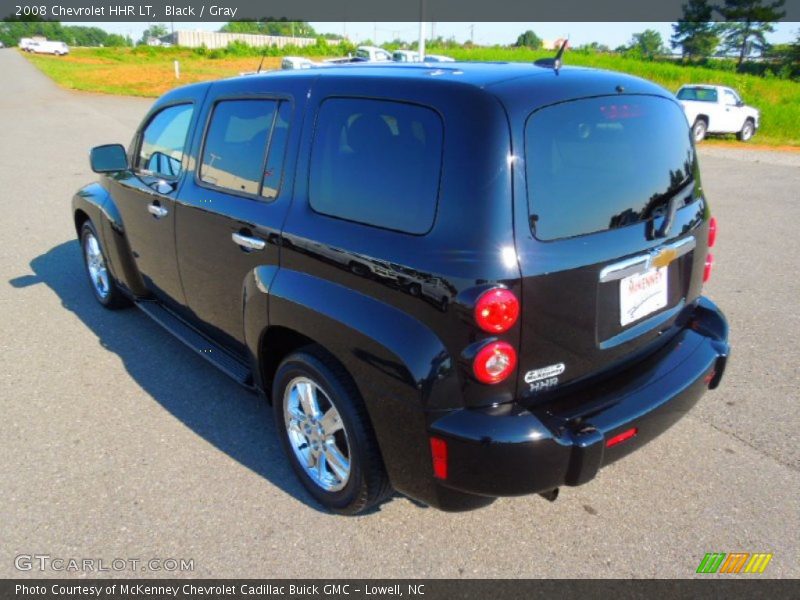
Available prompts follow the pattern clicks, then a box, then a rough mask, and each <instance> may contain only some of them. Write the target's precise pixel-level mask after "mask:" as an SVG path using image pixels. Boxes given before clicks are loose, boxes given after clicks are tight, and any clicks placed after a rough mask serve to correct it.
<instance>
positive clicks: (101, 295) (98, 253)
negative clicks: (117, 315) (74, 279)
mask: <svg viewBox="0 0 800 600" xmlns="http://www.w3.org/2000/svg"><path fill="white" fill-rule="evenodd" d="M80 239H81V250H82V254H83V264H84V267H85V268H86V275H87V277H88V278H89V284H90V285H91V288H92V292H93V293H94V297H95V298H96V299H97V301H98V302H99V303H100V304H101V305H103V306H104V307H105V308H110V309H117V308H124V307H126V306H128V305H130V300H128V298H127V297H125V295H124V294H123V293H122V290H120V289H119V286H118V285H117V282H116V281H114V277H113V276H112V275H111V271H109V269H108V260H107V259H106V254H105V252H104V251H103V246H102V245H101V244H100V236H98V235H97V230H96V229H95V228H94V225H93V224H92V222H91V221H86V222H85V223H84V224H83V226H82V227H81V236H80Z"/></svg>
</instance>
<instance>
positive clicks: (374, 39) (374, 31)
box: [372, 22, 378, 46]
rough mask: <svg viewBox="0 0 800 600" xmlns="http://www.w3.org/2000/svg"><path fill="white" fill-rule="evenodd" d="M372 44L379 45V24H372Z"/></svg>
mask: <svg viewBox="0 0 800 600" xmlns="http://www.w3.org/2000/svg"><path fill="white" fill-rule="evenodd" d="M372 43H373V44H375V45H376V46H377V45H378V24H377V23H375V22H373V23H372Z"/></svg>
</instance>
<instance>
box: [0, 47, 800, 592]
mask: <svg viewBox="0 0 800 600" xmlns="http://www.w3.org/2000/svg"><path fill="white" fill-rule="evenodd" d="M0 73H2V80H3V86H2V87H3V91H2V93H1V94H0V190H2V192H1V193H0V248H2V251H0V315H1V316H0V402H2V414H1V415H0V576H2V577H8V576H20V575H24V573H20V572H18V571H16V570H15V568H14V557H15V556H17V555H18V554H32V553H43V554H49V555H51V556H53V557H62V558H72V557H75V558H103V559H105V560H106V561H110V560H111V559H113V558H140V559H149V558H179V559H180V558H187V559H194V564H195V571H194V572H193V573H192V575H194V576H207V577H235V576H245V575H247V576H252V577H308V576H318V577H396V576H416V577H461V576H464V577H595V576H599V577H631V576H633V577H687V576H691V575H693V574H694V572H695V569H696V568H697V565H698V563H699V561H700V559H701V558H702V557H703V555H704V554H705V553H706V552H734V551H744V552H773V553H774V555H775V556H774V558H773V560H772V562H771V563H770V565H769V567H768V569H767V571H766V573H765V575H771V576H782V577H789V576H791V577H800V566H798V562H797V561H798V556H800V552H799V551H798V531H800V522H798V521H799V519H800V503H799V502H800V501H799V499H800V477H799V476H798V469H799V468H800V445H799V444H798V443H797V441H798V436H797V431H798V425H800V423H799V422H798V421H799V419H798V414H800V408H798V392H797V390H798V388H800V385H799V384H800V380H799V376H798V371H797V368H798V365H800V360H798V359H799V358H800V345H798V339H800V311H798V296H800V289H799V284H798V281H799V280H800V279H798V276H797V274H798V266H797V265H798V263H800V244H798V237H797V236H798V234H797V224H798V223H800V197H798V190H800V155H798V154H795V155H792V154H774V153H770V152H753V153H751V152H748V151H742V150H727V149H726V150H718V149H705V150H703V151H701V161H702V167H703V173H704V183H705V187H706V189H707V193H708V196H709V198H710V199H711V202H712V208H713V212H714V214H715V215H716V216H717V219H718V221H719V227H720V234H719V241H718V245H717V248H716V252H715V254H716V257H717V266H716V269H715V273H714V276H713V278H712V281H711V283H710V284H709V285H708V287H707V291H708V294H709V295H710V296H711V297H712V298H713V299H714V300H715V301H717V302H718V303H719V304H720V305H721V306H722V307H723V309H724V310H725V311H726V313H727V315H728V317H729V319H730V321H731V327H732V328H731V341H732V344H733V356H732V359H731V362H730V367H729V369H728V372H727V375H726V378H725V379H724V381H723V385H722V387H721V389H720V390H719V391H716V392H713V393H710V394H708V395H707V396H706V397H705V398H704V399H703V401H702V403H701V404H700V405H699V406H698V407H697V408H696V409H695V410H694V411H693V412H692V413H691V414H690V415H689V416H688V417H687V418H685V419H683V420H682V421H681V422H679V423H678V424H677V425H675V426H674V427H673V428H672V429H671V430H669V431H668V432H667V433H666V434H664V435H663V436H661V437H660V438H658V439H657V440H655V441H654V442H653V443H651V444H650V445H649V446H647V447H646V448H645V449H643V450H642V451H640V452H637V453H635V454H633V455H631V456H630V457H629V458H627V459H626V460H624V461H621V462H618V463H615V464H614V465H611V466H610V467H608V468H607V469H605V470H603V471H602V472H601V473H600V475H599V477H598V478H597V479H596V480H594V481H593V482H591V483H589V484H588V485H585V486H583V487H579V488H566V489H563V490H562V494H561V497H560V498H559V499H558V501H557V502H555V503H553V504H550V503H548V502H546V501H545V500H543V499H541V498H540V497H538V496H531V497H523V498H509V499H502V500H499V501H497V502H495V503H494V504H493V505H492V506H490V507H489V508H486V509H483V510H479V511H475V512H470V513H461V514H447V513H442V512H438V511H436V510H433V509H429V508H424V507H421V506H418V505H417V504H415V503H412V502H410V501H409V500H407V499H405V498H403V497H400V496H398V497H396V498H395V499H393V500H391V501H390V502H388V503H386V504H384V505H383V506H382V507H381V509H380V510H379V511H377V512H375V513H373V514H370V515H367V516H361V517H355V518H344V517H337V516H333V515H330V514H327V513H325V512H321V511H320V510H319V509H318V508H317V507H316V506H315V505H314V504H313V502H312V501H311V499H310V497H309V496H308V495H307V494H306V493H305V492H304V491H303V490H302V488H301V487H300V485H299V484H298V483H297V482H296V480H295V479H294V477H293V475H292V473H291V471H290V469H289V467H288V466H287V463H286V461H285V460H284V458H283V456H282V454H281V452H280V449H279V447H278V443H277V438H276V436H275V435H274V433H273V427H274V425H273V422H272V418H271V415H270V412H269V410H268V409H267V407H266V406H264V405H263V404H262V403H261V402H260V401H259V400H258V399H257V398H256V397H255V396H253V395H251V394H249V393H247V392H245V391H242V390H241V389H240V388H238V387H237V386H236V385H235V384H234V383H232V382H231V381H229V380H228V379H227V378H226V377H225V376H223V375H221V374H220V373H218V372H216V371H215V370H214V369H213V368H212V367H210V366H209V365H207V364H206V363H205V362H204V361H203V360H201V359H200V358H198V357H196V356H195V355H194V354H193V353H192V352H190V351H189V350H187V349H186V348H184V347H183V346H182V345H181V344H180V343H179V342H178V341H176V340H174V339H173V338H171V337H170V336H169V335H168V334H167V333H165V332H164V331H163V330H162V329H160V328H159V326H158V325H156V324H155V323H153V322H151V321H149V320H148V319H147V317H145V316H144V315H143V314H141V313H139V312H138V311H136V310H135V309H132V310H127V311H121V312H108V311H105V310H103V309H101V308H100V307H99V306H98V305H97V304H96V302H95V301H94V300H93V298H92V295H91V293H90V290H89V287H88V284H87V282H86V281H85V278H84V275H83V272H82V264H81V258H80V253H79V248H78V245H77V243H76V241H75V232H74V230H73V226H72V222H71V215H70V209H69V201H70V198H71V195H72V194H73V193H74V191H75V190H76V189H77V188H78V187H80V186H81V185H83V184H84V183H86V182H88V181H90V180H92V179H93V175H92V173H91V172H90V171H89V166H88V162H87V156H88V149H89V148H90V147H91V146H93V145H96V144H100V143H106V142H122V143H124V144H127V143H128V141H129V140H130V137H131V135H132V133H133V130H134V128H135V127H136V125H137V124H138V123H139V120H140V119H141V117H142V115H143V114H144V112H145V111H146V109H147V108H148V106H149V105H150V101H147V100H138V99H131V98H116V97H109V96H96V95H88V94H78V93H72V92H68V91H64V90H61V89H59V88H57V87H56V86H55V85H54V84H53V83H52V82H50V80H49V79H47V78H45V77H44V76H43V75H41V74H40V73H39V72H38V71H37V70H36V69H35V68H33V67H32V66H31V65H29V64H28V63H27V61H25V59H24V58H22V57H21V56H20V55H18V54H17V52H16V51H13V50H3V51H0ZM29 574H33V575H39V573H38V572H33V573H29ZM122 574H124V575H130V573H127V572H125V573H122ZM137 574H144V575H151V576H152V575H158V573H137ZM53 575H55V574H53Z"/></svg>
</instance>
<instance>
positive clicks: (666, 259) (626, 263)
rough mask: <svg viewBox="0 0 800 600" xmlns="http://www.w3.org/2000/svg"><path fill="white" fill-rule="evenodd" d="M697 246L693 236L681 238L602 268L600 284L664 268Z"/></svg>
mask: <svg viewBox="0 0 800 600" xmlns="http://www.w3.org/2000/svg"><path fill="white" fill-rule="evenodd" d="M696 246H697V241H696V240H695V238H694V236H690V237H687V238H683V239H682V240H679V241H677V242H675V243H674V244H669V245H666V246H660V247H659V248H656V249H655V250H653V251H652V252H648V253H647V254H641V255H639V256H634V257H633V258H626V259H625V260H621V261H619V262H617V263H614V264H613V265H608V266H606V267H603V269H602V270H601V271H600V282H601V283H606V282H608V281H617V280H619V279H624V278H625V277H629V276H631V275H638V274H640V273H646V272H647V271H649V270H650V269H653V268H658V267H665V266H667V265H668V264H670V263H671V262H672V261H673V260H675V259H677V258H680V257H681V256H683V255H684V254H688V253H689V252H691V251H692V250H694V249H695V247H696Z"/></svg>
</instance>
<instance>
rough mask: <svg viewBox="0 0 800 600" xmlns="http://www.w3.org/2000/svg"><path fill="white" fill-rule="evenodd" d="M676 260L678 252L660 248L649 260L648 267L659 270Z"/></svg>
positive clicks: (673, 249)
mask: <svg viewBox="0 0 800 600" xmlns="http://www.w3.org/2000/svg"><path fill="white" fill-rule="evenodd" d="M676 258H678V251H677V250H676V249H675V248H662V249H661V250H660V251H659V252H658V253H657V254H654V255H653V257H652V258H651V259H650V266H651V267H653V268H656V269H660V268H661V267H666V266H667V265H668V264H669V263H671V262H672V261H673V260H675V259H676Z"/></svg>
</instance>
